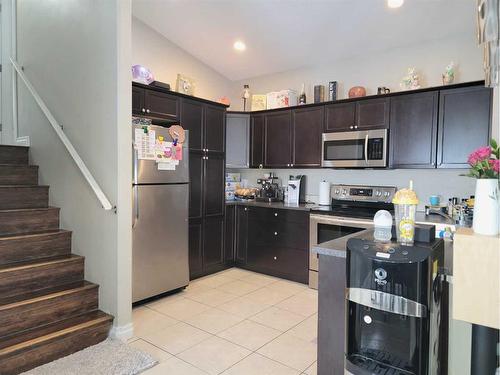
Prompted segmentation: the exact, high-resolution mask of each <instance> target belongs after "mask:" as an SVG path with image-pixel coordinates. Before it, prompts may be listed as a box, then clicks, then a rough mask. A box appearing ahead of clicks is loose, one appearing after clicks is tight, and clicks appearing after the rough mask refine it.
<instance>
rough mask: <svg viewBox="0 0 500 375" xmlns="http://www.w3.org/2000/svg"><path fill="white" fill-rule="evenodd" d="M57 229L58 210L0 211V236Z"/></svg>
mask: <svg viewBox="0 0 500 375" xmlns="http://www.w3.org/2000/svg"><path fill="white" fill-rule="evenodd" d="M56 229H59V209H55V208H51V209H47V210H43V209H41V210H33V211H0V235H9V234H20V233H30V232H31V233H32V232H43V231H47V230H56Z"/></svg>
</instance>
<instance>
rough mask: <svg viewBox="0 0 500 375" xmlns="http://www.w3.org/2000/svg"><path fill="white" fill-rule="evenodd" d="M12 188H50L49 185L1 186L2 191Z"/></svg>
mask: <svg viewBox="0 0 500 375" xmlns="http://www.w3.org/2000/svg"><path fill="white" fill-rule="evenodd" d="M5 188H8V189H12V188H24V189H26V188H49V185H0V189H5Z"/></svg>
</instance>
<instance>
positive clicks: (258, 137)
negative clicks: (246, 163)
mask: <svg viewBox="0 0 500 375" xmlns="http://www.w3.org/2000/svg"><path fill="white" fill-rule="evenodd" d="M264 128H265V117H264V115H251V116H250V167H251V168H262V167H263V166H264Z"/></svg>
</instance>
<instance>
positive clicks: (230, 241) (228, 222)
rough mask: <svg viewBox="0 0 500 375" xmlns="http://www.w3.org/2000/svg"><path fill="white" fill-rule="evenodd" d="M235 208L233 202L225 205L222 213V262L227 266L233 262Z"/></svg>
mask: <svg viewBox="0 0 500 375" xmlns="http://www.w3.org/2000/svg"><path fill="white" fill-rule="evenodd" d="M236 208H237V206H235V205H233V204H228V205H226V209H225V213H224V262H225V263H226V265H228V266H232V265H233V264H234V257H235V249H236Z"/></svg>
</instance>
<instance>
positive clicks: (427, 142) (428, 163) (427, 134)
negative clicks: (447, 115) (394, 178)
mask: <svg viewBox="0 0 500 375" xmlns="http://www.w3.org/2000/svg"><path fill="white" fill-rule="evenodd" d="M438 99H439V94H438V92H425V93H419V94H408V95H402V96H396V97H393V98H391V103H390V105H391V115H390V123H391V126H390V143H389V144H390V160H389V162H390V165H391V167H393V168H435V166H436V138H437V119H438Z"/></svg>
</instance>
